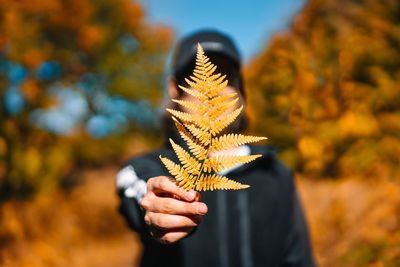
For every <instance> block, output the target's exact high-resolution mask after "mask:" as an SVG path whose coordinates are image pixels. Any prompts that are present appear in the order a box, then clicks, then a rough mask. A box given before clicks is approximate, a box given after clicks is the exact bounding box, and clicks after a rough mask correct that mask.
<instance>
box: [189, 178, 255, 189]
mask: <svg viewBox="0 0 400 267" xmlns="http://www.w3.org/2000/svg"><path fill="white" fill-rule="evenodd" d="M248 187H249V186H248V185H246V184H241V183H239V182H236V181H233V180H230V179H228V178H227V177H225V176H221V175H218V174H212V175H202V176H200V179H198V180H197V181H196V185H195V190H198V191H208V190H211V191H212V190H228V189H231V190H239V189H245V188H248Z"/></svg>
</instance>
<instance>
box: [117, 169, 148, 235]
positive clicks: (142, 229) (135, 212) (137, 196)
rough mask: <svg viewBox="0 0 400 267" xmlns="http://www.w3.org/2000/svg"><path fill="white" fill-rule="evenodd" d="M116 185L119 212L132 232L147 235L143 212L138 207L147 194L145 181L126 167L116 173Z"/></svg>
mask: <svg viewBox="0 0 400 267" xmlns="http://www.w3.org/2000/svg"><path fill="white" fill-rule="evenodd" d="M116 185H117V192H118V196H119V198H120V205H119V212H120V213H121V215H122V216H123V217H124V218H125V220H126V222H127V224H128V225H129V227H130V228H131V229H132V230H134V231H136V232H138V233H140V234H145V233H147V228H146V225H145V223H144V212H143V210H142V208H141V207H140V205H139V204H140V201H141V200H142V199H143V197H144V195H145V194H146V192H147V185H146V181H145V180H143V179H141V178H139V177H138V175H137V174H136V171H135V169H134V167H133V166H132V165H127V166H125V167H123V168H122V169H121V170H120V171H119V172H118V174H117V177H116Z"/></svg>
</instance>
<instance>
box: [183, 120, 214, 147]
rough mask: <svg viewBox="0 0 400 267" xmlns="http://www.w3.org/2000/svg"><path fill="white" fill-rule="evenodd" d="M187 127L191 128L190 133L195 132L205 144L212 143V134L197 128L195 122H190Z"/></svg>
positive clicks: (198, 138)
mask: <svg viewBox="0 0 400 267" xmlns="http://www.w3.org/2000/svg"><path fill="white" fill-rule="evenodd" d="M186 127H187V128H188V129H189V131H190V133H191V134H193V135H194V136H195V137H196V138H197V140H199V141H200V142H201V143H202V144H203V145H204V146H207V145H208V144H210V142H211V135H210V133H209V132H207V131H204V130H202V129H199V128H197V127H196V126H195V125H194V124H189V125H187V126H186Z"/></svg>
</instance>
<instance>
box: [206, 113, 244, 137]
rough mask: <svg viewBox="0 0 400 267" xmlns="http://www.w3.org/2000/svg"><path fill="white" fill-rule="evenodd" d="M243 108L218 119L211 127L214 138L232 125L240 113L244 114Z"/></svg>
mask: <svg viewBox="0 0 400 267" xmlns="http://www.w3.org/2000/svg"><path fill="white" fill-rule="evenodd" d="M242 109H243V106H241V107H240V108H237V109H235V110H234V111H233V112H232V113H229V114H226V115H224V116H222V117H220V118H218V119H217V120H216V121H214V123H213V124H212V125H211V134H212V135H213V136H215V135H217V134H218V133H220V132H221V131H222V130H223V129H225V128H226V127H227V126H228V125H229V124H231V123H232V122H233V121H234V120H236V118H237V117H238V116H239V114H240V112H242Z"/></svg>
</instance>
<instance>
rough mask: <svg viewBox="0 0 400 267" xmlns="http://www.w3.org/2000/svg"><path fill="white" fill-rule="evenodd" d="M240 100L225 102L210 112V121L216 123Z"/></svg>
mask: <svg viewBox="0 0 400 267" xmlns="http://www.w3.org/2000/svg"><path fill="white" fill-rule="evenodd" d="M238 100H239V98H235V99H233V100H232V101H225V102H222V103H220V104H219V105H216V106H215V107H213V108H212V110H211V111H210V112H209V117H210V120H211V121H215V120H216V119H217V118H218V117H219V116H221V115H222V114H224V113H225V112H227V110H230V109H231V108H233V107H234V106H235V104H236V103H237V102H238Z"/></svg>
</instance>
